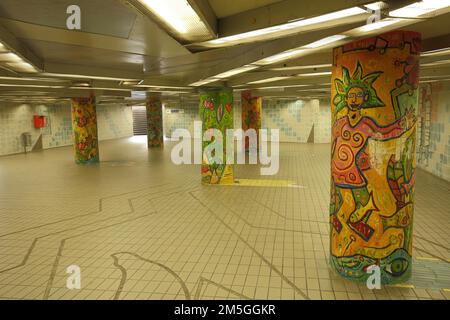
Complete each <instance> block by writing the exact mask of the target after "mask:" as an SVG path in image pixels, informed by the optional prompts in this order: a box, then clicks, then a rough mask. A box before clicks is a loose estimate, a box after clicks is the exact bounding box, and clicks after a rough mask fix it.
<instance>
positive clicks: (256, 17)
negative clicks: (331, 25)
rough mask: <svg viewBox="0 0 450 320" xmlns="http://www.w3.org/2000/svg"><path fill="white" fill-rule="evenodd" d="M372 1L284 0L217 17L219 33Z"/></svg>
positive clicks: (228, 32) (285, 20) (234, 31)
mask: <svg viewBox="0 0 450 320" xmlns="http://www.w3.org/2000/svg"><path fill="white" fill-rule="evenodd" d="M370 2H373V1H367V0H347V1H336V0H321V1H299V0H284V1H280V2H275V3H273V4H270V5H267V6H265V7H260V8H256V9H253V10H248V11H245V12H241V13H238V14H235V15H232V16H229V17H225V18H222V19H219V35H220V37H226V36H229V35H233V34H238V33H243V32H247V31H252V30H256V29H262V28H267V27H271V26H274V25H278V24H283V23H286V22H288V21H292V20H297V19H301V18H307V17H313V16H318V15H322V14H325V13H330V12H333V11H338V10H343V9H347V8H350V7H354V6H359V5H364V4H367V3H370Z"/></svg>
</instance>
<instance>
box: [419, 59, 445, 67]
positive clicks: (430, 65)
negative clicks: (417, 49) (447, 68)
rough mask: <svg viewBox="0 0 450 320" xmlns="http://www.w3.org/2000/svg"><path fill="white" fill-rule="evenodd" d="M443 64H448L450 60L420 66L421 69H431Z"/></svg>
mask: <svg viewBox="0 0 450 320" xmlns="http://www.w3.org/2000/svg"><path fill="white" fill-rule="evenodd" d="M443 64H450V60H439V61H434V62H429V63H421V64H420V66H421V67H433V66H440V65H443Z"/></svg>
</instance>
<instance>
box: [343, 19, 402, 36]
mask: <svg viewBox="0 0 450 320" xmlns="http://www.w3.org/2000/svg"><path fill="white" fill-rule="evenodd" d="M400 21H403V20H401V19H391V18H387V19H383V20H380V21H378V22H374V23H369V24H366V25H364V26H362V27H359V28H356V29H353V30H352V31H355V32H359V33H363V32H369V31H374V30H378V29H382V28H385V27H388V26H391V25H393V24H396V23H398V22H400Z"/></svg>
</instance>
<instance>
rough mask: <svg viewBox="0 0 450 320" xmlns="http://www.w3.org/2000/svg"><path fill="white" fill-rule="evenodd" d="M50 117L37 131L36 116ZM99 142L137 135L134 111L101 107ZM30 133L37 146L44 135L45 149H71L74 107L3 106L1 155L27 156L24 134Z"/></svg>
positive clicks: (66, 105)
mask: <svg viewBox="0 0 450 320" xmlns="http://www.w3.org/2000/svg"><path fill="white" fill-rule="evenodd" d="M35 114H39V115H44V116H46V117H47V123H48V125H47V126H46V127H45V128H43V129H35V128H34V125H33V115H35ZM97 119H98V131H99V139H100V140H106V139H115V138H120V137H127V136H131V135H133V120H132V112H131V108H130V107H124V106H98V107H97ZM24 132H29V133H31V135H32V142H33V144H34V143H35V142H36V140H37V139H38V138H39V136H40V135H41V133H42V146H43V148H44V149H47V148H54V147H60V146H68V145H71V144H72V143H73V136H72V120H71V114H70V104H69V103H62V104H56V105H29V104H5V103H3V104H1V105H0V155H7V154H14V153H20V152H23V150H24V149H23V146H22V142H21V138H20V136H21V134H22V133H24Z"/></svg>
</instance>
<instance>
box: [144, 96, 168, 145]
mask: <svg viewBox="0 0 450 320" xmlns="http://www.w3.org/2000/svg"><path fill="white" fill-rule="evenodd" d="M146 108H147V146H148V147H149V148H162V147H163V146H164V136H163V114H162V103H161V97H160V96H158V95H150V96H148V97H147V104H146Z"/></svg>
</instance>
